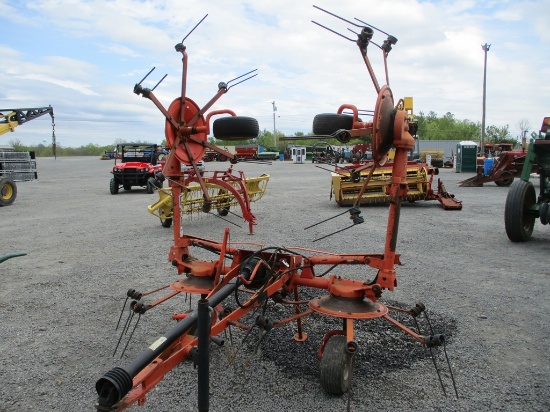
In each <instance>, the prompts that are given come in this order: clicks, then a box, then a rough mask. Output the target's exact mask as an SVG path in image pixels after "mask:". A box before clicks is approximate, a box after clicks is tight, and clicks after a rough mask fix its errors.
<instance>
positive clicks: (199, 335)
mask: <svg viewBox="0 0 550 412" xmlns="http://www.w3.org/2000/svg"><path fill="white" fill-rule="evenodd" d="M320 10H322V9H320ZM322 11H324V10H322ZM329 14H331V15H332V13H329ZM333 16H335V15H333ZM335 17H338V16H335ZM338 18H339V19H341V20H344V21H346V22H347V23H349V24H352V25H354V26H358V25H356V24H355V23H353V22H350V21H348V20H345V19H342V18H340V17H338ZM323 27H324V26H323ZM193 30H194V29H193ZM329 30H330V29H329ZM376 30H377V31H378V29H376ZM330 31H332V32H334V31H333V30H330ZM337 34H338V33H337ZM373 34H374V30H373V28H372V26H369V25H367V24H366V23H364V24H363V25H361V32H360V33H359V34H357V39H356V40H354V39H350V38H348V37H345V36H342V35H340V34H339V35H340V36H342V37H344V38H346V39H348V40H350V41H353V42H355V43H356V44H357V45H358V46H359V50H360V52H361V55H362V57H363V59H364V61H365V64H366V66H367V69H368V71H369V74H370V76H371V79H372V81H373V84H374V86H375V90H376V93H377V100H376V104H375V109H374V118H373V121H372V122H358V121H354V122H353V130H351V131H349V130H348V131H346V130H340V131H339V132H338V133H339V134H341V135H345V134H346V133H348V134H349V135H354V134H356V133H359V134H360V135H364V134H372V138H373V145H372V146H373V159H374V162H375V165H376V167H380V166H381V165H383V164H384V163H385V159H386V157H387V153H388V151H389V149H390V148H391V147H392V146H393V147H395V158H394V163H393V166H392V179H391V185H390V194H389V195H390V206H389V211H388V220H387V231H386V237H385V242H384V246H383V252H382V253H357V254H355V253H354V254H349V253H348V254H346V253H335V252H329V251H321V250H314V249H309V248H305V247H299V246H296V247H284V246H277V247H272V246H267V247H265V246H261V245H253V244H249V243H248V244H240V243H234V242H230V236H229V229H228V228H226V229H225V232H224V235H223V239H222V240H221V241H220V242H217V241H212V240H208V239H203V238H199V237H195V236H190V235H186V234H183V231H181V233H180V223H179V220H180V219H175V221H174V244H173V246H172V247H171V248H170V251H169V254H168V256H169V260H170V261H171V262H172V265H173V266H174V267H175V268H176V269H177V272H178V274H179V275H181V276H180V277H179V278H178V279H177V280H175V281H174V282H172V283H170V284H169V285H166V286H163V287H161V288H159V289H156V290H155V291H154V292H158V291H161V290H169V292H168V293H166V294H165V295H164V296H161V297H160V298H158V299H156V300H155V301H153V302H151V303H147V302H146V300H145V299H144V296H145V294H144V293H140V292H136V291H135V290H133V289H131V290H129V291H128V293H127V300H130V304H129V305H128V306H129V308H130V309H129V310H130V312H132V313H135V314H137V315H138V319H139V316H141V315H143V314H144V313H146V312H147V311H149V310H151V309H153V308H155V307H157V306H159V305H160V304H162V303H164V302H165V301H167V300H168V299H171V298H173V297H174V296H178V295H189V294H191V295H195V296H197V297H198V298H199V301H198V305H197V307H196V308H195V309H193V310H191V311H184V312H182V313H178V314H176V315H174V316H173V318H174V319H177V320H178V323H177V324H176V325H175V326H173V327H172V328H171V329H170V330H168V331H167V332H166V333H165V334H164V335H163V336H161V337H159V338H158V339H156V340H155V341H154V342H153V343H152V344H151V345H150V346H149V347H148V348H146V349H144V350H143V351H142V352H141V353H139V354H138V355H137V356H136V357H135V358H133V359H132V360H130V361H129V362H127V363H126V364H125V365H124V366H121V367H115V368H113V369H112V370H110V371H108V372H107V373H105V374H104V375H103V376H102V377H101V378H100V379H99V380H98V381H97V383H96V391H97V393H98V403H97V404H96V408H97V410H98V411H122V410H124V409H126V408H128V407H129V406H131V405H133V404H134V403H138V404H143V403H144V402H145V400H146V396H147V393H148V392H149V391H151V390H152V389H153V388H154V387H155V386H156V385H157V384H158V383H159V382H160V381H161V380H162V379H163V378H164V377H165V375H166V374H167V373H168V372H169V371H170V370H172V369H173V368H174V367H175V366H177V365H178V364H180V363H181V362H182V361H184V360H185V359H189V358H191V359H193V360H194V361H195V362H196V364H197V365H198V403H199V405H198V409H199V410H201V411H203V410H208V408H209V347H210V343H214V344H218V345H222V344H223V340H222V338H221V337H220V335H221V334H222V333H223V332H224V331H226V330H228V329H229V328H230V327H235V328H240V329H243V330H244V331H247V332H249V331H250V330H252V329H258V330H260V331H261V332H262V333H263V334H262V336H263V338H264V339H265V336H266V335H265V334H266V333H268V332H269V331H270V330H273V329H274V328H277V327H280V326H283V325H288V324H292V325H294V327H295V330H296V333H295V334H294V339H295V340H296V341H298V342H300V341H304V340H306V339H307V338H308V335H307V330H305V328H304V324H303V321H304V319H305V318H307V317H308V316H310V315H313V314H315V315H317V316H321V317H326V318H331V319H337V320H339V323H340V325H341V326H340V327H339V328H338V329H334V330H329V331H327V332H326V334H325V335H324V337H323V339H322V341H321V342H320V347H319V351H318V354H319V356H320V357H321V363H320V371H321V373H320V383H321V386H322V387H323V389H324V390H325V391H326V392H328V393H331V394H334V395H342V394H344V393H346V392H349V390H350V387H351V379H352V375H353V364H354V359H355V354H356V353H357V350H358V348H359V342H357V341H356V336H357V334H356V333H355V332H356V328H357V327H360V325H361V322H363V321H369V320H373V319H380V320H383V321H386V322H388V324H389V325H391V326H393V327H395V328H397V329H398V330H400V331H402V332H403V333H404V334H405V335H407V336H409V337H410V338H412V339H413V340H415V341H417V342H419V343H420V344H422V345H424V346H425V347H427V348H430V350H431V348H435V347H439V346H441V347H443V349H445V336H444V335H442V334H436V333H435V332H434V331H432V330H428V331H427V334H422V333H421V332H420V329H418V330H416V331H415V330H413V328H411V327H408V326H406V325H405V324H403V323H401V322H400V321H398V320H397V318H396V317H395V316H392V314H398V315H399V316H401V315H403V314H405V315H408V316H410V317H412V318H413V319H416V318H417V317H418V316H419V315H420V314H422V313H425V308H424V305H422V304H416V305H415V306H414V307H413V308H412V309H401V308H398V307H394V306H392V305H387V304H384V303H382V301H381V297H382V294H383V292H384V291H385V290H387V291H393V290H394V289H395V287H396V286H397V274H396V270H395V267H396V265H399V264H400V255H399V254H397V253H396V246H397V235H398V228H399V218H400V207H401V201H402V199H403V198H406V195H407V191H408V184H407V169H406V165H407V152H408V150H410V149H411V148H412V147H413V146H414V139H413V137H412V136H411V134H410V133H409V131H408V121H407V116H406V115H407V113H406V112H405V111H403V110H398V109H396V108H395V105H394V102H393V95H392V92H391V90H390V88H389V85H388V83H389V81H388V79H387V66H386V57H387V54H388V53H389V51H390V50H391V47H392V45H394V44H395V43H396V42H397V39H396V38H394V37H393V36H389V35H388V38H387V40H385V41H384V44H383V45H382V46H378V47H379V48H380V49H381V50H382V52H383V60H384V66H385V68H386V84H385V85H384V86H382V87H380V86H379V84H378V81H377V79H376V77H375V75H374V72H373V70H372V66H371V65H370V61H369V59H368V57H367V46H368V45H369V44H370V43H371V39H372V37H373ZM182 47H183V46H179V50H182ZM176 49H178V46H177V47H176ZM183 50H184V48H183ZM184 72H185V70H184ZM182 100H183V98H182ZM176 101H177V99H176ZM185 101H187V100H185ZM184 106H185V105H183V104H178V105H177V107H178V109H180V108H183V107H184ZM196 113H197V115H196V116H195V117H193V116H187V115H186V113H183V115H182V116H181V117H180V118H182V119H183V118H186V119H187V118H189V119H191V120H193V119H195V120H197V122H196V123H201V122H200V121H198V119H202V117H201V114H199V112H198V111H197V112H196ZM167 122H168V120H167ZM172 126H174V124H173V123H172V122H170V127H169V128H168V129H170V130H168V131H167V136H168V135H170V134H171V136H172V138H173V144H172V146H171V152H170V155H169V159H170V157H171V158H173V159H180V160H181V159H182V158H184V157H188V156H189V153H190V152H191V151H190V150H189V149H194V150H196V151H200V150H199V149H198V148H197V147H194V146H196V145H200V144H201V143H199V142H198V141H197V139H192V138H191V137H192V136H190V135H188V133H189V130H188V129H187V128H186V127H187V126H186V125H185V124H183V125H182V126H181V127H179V125H178V128H176V127H175V126H174V128H175V129H176V131H174V130H172V129H171V128H172ZM196 130H199V129H196ZM201 130H202V129H201ZM169 140H170V139H169ZM182 148H183V149H182ZM168 164H169V162H168V163H167V165H168ZM168 169H169V168H168ZM168 171H169V170H168ZM171 177H172V179H173V180H174V181H175V183H174V182H171V188H172V194H173V199H174V201H173V213H174V215H175V216H176V215H178V214H179V213H180V209H181V201H178V199H181V196H182V195H183V187H184V184H183V182H184V180H183V177H182V176H179V175H178V174H175V173H174V174H173V175H172V176H171ZM178 179H179V180H178ZM198 180H199V182H198V183H199V184H200V186H201V188H202V190H203V195H204V197H205V199H206V198H208V200H209V201H210V202H211V203H210V204H212V199H213V197H210V196H209V194H208V193H207V191H208V187H207V186H206V185H207V182H206V181H205V179H198ZM201 182H202V183H201ZM205 205H208V202H206V203H205ZM359 214H360V211H359V210H358V209H356V208H352V209H350V215H351V216H350V217H351V218H353V220H354V223H355V222H356V221H357V222H358V223H361V220H362V218H361V217H360V216H359ZM361 239H363V236H359V237H358V240H361ZM191 250H200V251H208V252H212V253H213V254H214V255H215V256H216V258H215V259H213V260H203V259H198V258H196V257H195V256H194V255H193V254H192V253H191ZM342 265H352V266H355V267H357V268H358V270H360V271H361V274H362V275H361V278H362V280H358V279H347V278H344V277H342V276H339V275H337V274H335V273H333V270H334V269H336V268H338V267H340V266H342ZM367 271H372V273H373V276H372V278H370V279H367V278H366V276H365V274H366V273H367ZM305 290H316V291H317V292H319V293H320V296H319V295H318V296H316V297H314V298H307V297H305V295H306V293H305ZM230 297H233V298H234V299H233V300H234V302H235V303H233V302H230ZM271 305H281V306H283V307H286V308H289V309H290V314H288V311H285V313H287V315H285V316H281V317H278V316H279V315H277V314H273V313H270V311H269V307H270V306H271ZM251 315H253V316H251ZM125 329H126V330H129V329H130V327H129V326H125ZM444 353H445V356H446V353H447V352H446V351H444ZM433 360H434V364H435V357H433ZM447 365H448V366H449V372H450V376H451V379H452V384H453V387H454V389H455V394H456V395H457V397H458V393H457V392H456V386H455V385H454V378H453V377H452V372H451V370H450V363H449V362H448V358H447ZM436 371H437V373H438V376H439V378H440V382H441V386H442V387H443V389H444V388H445V386H444V385H443V382H442V380H441V375H440V374H439V368H438V367H436Z"/></svg>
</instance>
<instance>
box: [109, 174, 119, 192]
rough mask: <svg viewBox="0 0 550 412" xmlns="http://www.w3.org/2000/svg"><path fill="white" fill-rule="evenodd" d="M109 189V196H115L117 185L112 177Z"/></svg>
mask: <svg viewBox="0 0 550 412" xmlns="http://www.w3.org/2000/svg"><path fill="white" fill-rule="evenodd" d="M109 189H111V194H112V195H116V194H117V193H118V183H117V181H116V180H115V178H114V177H113V178H112V179H111V183H110V185H109Z"/></svg>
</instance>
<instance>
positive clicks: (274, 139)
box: [271, 100, 277, 149]
mask: <svg viewBox="0 0 550 412" xmlns="http://www.w3.org/2000/svg"><path fill="white" fill-rule="evenodd" d="M271 104H272V105H273V146H274V147H273V148H274V149H276V148H277V135H276V134H275V130H276V129H275V112H276V111H277V106H275V100H273V101H272V102H271Z"/></svg>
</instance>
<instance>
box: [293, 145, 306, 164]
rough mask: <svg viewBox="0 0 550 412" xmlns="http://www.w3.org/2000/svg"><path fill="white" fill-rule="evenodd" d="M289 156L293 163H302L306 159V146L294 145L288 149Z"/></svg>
mask: <svg viewBox="0 0 550 412" xmlns="http://www.w3.org/2000/svg"><path fill="white" fill-rule="evenodd" d="M290 156H291V158H292V161H293V162H294V163H304V161H305V160H306V148H305V147H304V146H294V147H292V148H291V150H290Z"/></svg>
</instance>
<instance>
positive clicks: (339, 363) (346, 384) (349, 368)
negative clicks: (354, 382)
mask: <svg viewBox="0 0 550 412" xmlns="http://www.w3.org/2000/svg"><path fill="white" fill-rule="evenodd" d="M346 347H347V341H346V337H345V336H344V335H334V336H331V337H330V338H329V340H328V341H327V343H326V344H325V349H324V351H323V357H322V358H321V365H320V369H321V374H320V378H321V386H322V387H323V389H324V391H325V392H327V393H329V394H332V395H342V394H344V393H345V392H347V391H348V390H349V388H350V386H351V376H352V374H353V359H354V356H353V354H351V353H349V352H348V351H347V350H346Z"/></svg>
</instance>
